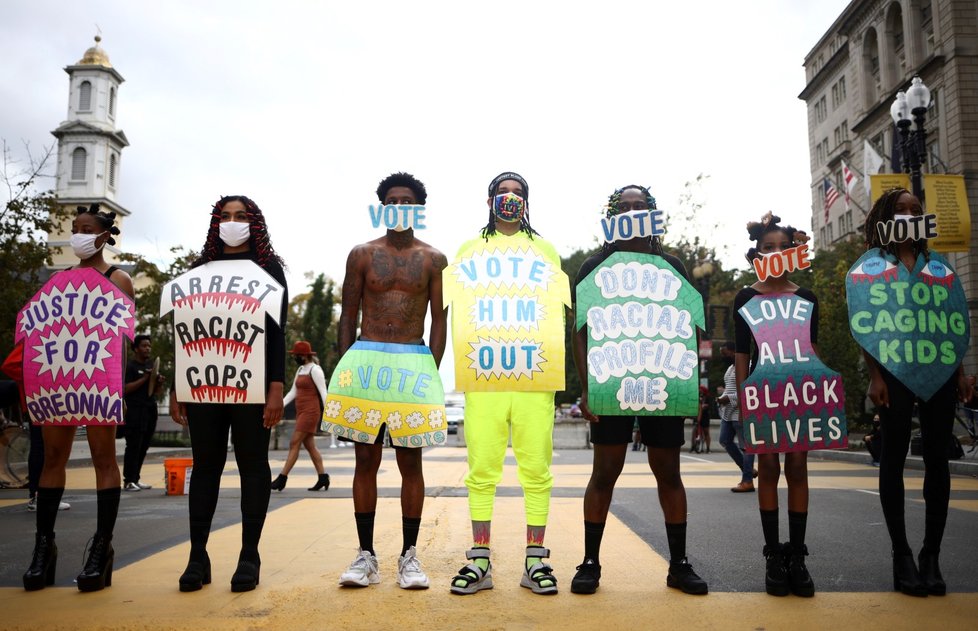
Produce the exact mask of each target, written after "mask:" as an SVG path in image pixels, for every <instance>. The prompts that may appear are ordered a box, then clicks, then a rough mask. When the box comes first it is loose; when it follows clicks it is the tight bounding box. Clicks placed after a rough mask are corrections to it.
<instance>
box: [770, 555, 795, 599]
mask: <svg viewBox="0 0 978 631" xmlns="http://www.w3.org/2000/svg"><path fill="white" fill-rule="evenodd" d="M764 558H765V559H767V569H766V571H765V573H764V588H765V589H766V590H767V593H768V594H771V595H772V596H787V595H788V594H789V593H790V592H791V587H790V585H789V584H788V567H787V565H786V564H785V558H784V546H783V545H781V544H780V543H776V544H774V545H768V546H764Z"/></svg>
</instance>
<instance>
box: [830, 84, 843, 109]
mask: <svg viewBox="0 0 978 631" xmlns="http://www.w3.org/2000/svg"><path fill="white" fill-rule="evenodd" d="M845 102H846V78H845V77H841V78H839V80H838V81H837V82H836V83H835V85H833V86H832V109H833V110H835V109H837V108H838V107H839V106H840V105H842V104H843V103H845Z"/></svg>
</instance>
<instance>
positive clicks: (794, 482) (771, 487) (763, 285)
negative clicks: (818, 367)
mask: <svg viewBox="0 0 978 631" xmlns="http://www.w3.org/2000/svg"><path fill="white" fill-rule="evenodd" d="M780 222H781V218H780V217H778V216H776V215H773V214H772V213H770V212H768V213H767V214H765V215H764V217H763V218H762V219H761V221H752V222H750V223H748V224H747V234H748V235H749V237H750V239H751V241H753V242H754V244H755V245H754V247H752V248H750V249H749V250H748V251H747V261H748V262H749V263H751V264H752V265H753V262H754V259H756V258H758V257H760V256H766V255H770V254H774V253H776V252H782V251H784V250H787V249H789V248H792V247H795V246H797V245H802V244H804V243H807V242H808V239H809V237H808V235H807V234H806V233H805V232H803V231H801V230H796V229H795V228H793V227H791V226H782V225H781V223H780ZM785 293H790V294H795V295H796V296H798V297H799V298H803V299H805V300H807V301H808V302H810V303H812V311H811V313H812V317H811V325H810V333H811V343H812V347H813V349H814V350H815V352H816V353H817V352H818V348H817V346H816V344H817V342H818V298H816V297H815V294H814V293H812V291H811V290H809V289H806V288H804V287H799V286H798V285H796V284H795V283H793V282H791V281H790V280H788V277H787V276H784V275H783V276H777V277H775V276H769V277H767V278H766V279H765V280H763V281H758V282H756V283H754V284H753V285H751V286H750V287H744V288H743V289H741V290H740V291H739V292H738V293H737V296H736V297H735V298H734V332H735V335H734V338H735V343H736V354H735V356H734V367H735V370H736V374H737V389H738V391H739V394H741V395H742V394H743V386H744V381H745V380H746V379H747V377H748V375H749V374H750V373H751V372H753V370H754V368H756V367H757V361H758V349H757V344H756V342H755V340H754V336H753V334H752V332H751V329H750V327H749V326H748V324H747V321H746V320H745V319H744V316H742V315H741V314H740V308H741V307H743V306H744V305H745V304H747V302H748V301H750V300H751V299H752V298H753V297H755V296H759V295H767V294H785ZM741 400H743V398H741ZM757 469H758V489H757V503H758V507H759V509H760V513H761V529H762V530H763V532H764V557H765V559H766V574H765V588H766V591H767V593H768V594H771V595H772V596H787V595H788V594H789V593H792V594H795V595H796V596H803V597H811V596H814V595H815V583H814V582H813V581H812V577H811V575H810V574H809V572H808V568H807V567H806V565H805V556H807V555H808V547H807V546H806V545H805V530H806V528H807V524H808V452H805V451H795V452H790V453H786V454H785V456H784V477H785V481H786V482H787V483H788V538H789V541H788V542H787V543H784V544H782V543H781V542H780V541H779V534H778V525H779V513H778V480H779V479H780V478H781V459H780V454H778V453H765V454H758V455H757Z"/></svg>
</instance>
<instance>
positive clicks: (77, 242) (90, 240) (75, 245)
mask: <svg viewBox="0 0 978 631" xmlns="http://www.w3.org/2000/svg"><path fill="white" fill-rule="evenodd" d="M103 234H105V233H104V232H102V233H99V234H81V233H77V234H73V235H71V249H72V250H74V252H75V256H77V257H78V259H79V260H82V261H84V260H85V259H90V258H92V257H93V256H95V254H96V253H97V252H98V251H99V250H101V249H102V247H103V246H104V245H105V244H104V243H103V244H102V245H100V246H99V247H95V240H96V239H98V238H99V237H101V236H102V235H103Z"/></svg>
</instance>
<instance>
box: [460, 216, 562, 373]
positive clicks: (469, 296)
mask: <svg viewBox="0 0 978 631" xmlns="http://www.w3.org/2000/svg"><path fill="white" fill-rule="evenodd" d="M442 279H443V281H442V282H443V292H444V299H445V305H446V306H447V305H451V308H452V342H453V345H454V349H455V388H456V389H457V390H460V391H462V392H513V391H525V392H554V391H557V390H563V389H564V307H565V306H569V305H570V286H569V284H568V280H567V275H566V274H564V272H563V270H561V269H560V257H559V256H557V253H556V251H555V250H554V248H553V246H551V245H550V244H549V243H547V242H546V241H544V240H543V239H541V238H540V237H539V236H535V237H534V238H533V239H530V238H529V237H528V236H526V235H525V234H524V233H522V232H518V233H516V234H515V235H512V236H508V235H503V234H496V235H493V236H491V237H490V238H489V240H488V241H486V240H485V239H484V238H482V237H478V238H476V239H473V240H471V241H469V242H468V243H466V244H465V245H463V246H462V248H461V249H460V250H459V253H458V256H457V257H456V258H455V261H453V262H452V264H451V265H449V266H448V268H447V269H446V270H445V271H444V272H443V273H442Z"/></svg>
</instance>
